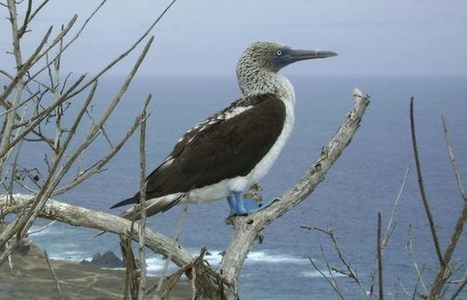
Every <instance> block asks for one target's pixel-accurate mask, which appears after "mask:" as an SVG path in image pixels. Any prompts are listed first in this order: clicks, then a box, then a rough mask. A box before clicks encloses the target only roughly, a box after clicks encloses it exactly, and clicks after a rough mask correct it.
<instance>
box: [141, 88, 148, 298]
mask: <svg viewBox="0 0 467 300" xmlns="http://www.w3.org/2000/svg"><path fill="white" fill-rule="evenodd" d="M150 99H151V95H149V96H148V99H147V100H146V102H145V103H144V108H143V112H142V114H141V118H142V121H141V132H140V139H139V151H140V185H139V191H140V199H139V201H140V204H141V205H140V227H139V265H140V270H141V272H140V280H139V286H138V299H140V300H143V299H144V295H145V293H146V257H145V253H144V228H145V227H146V116H147V112H146V110H147V106H148V104H149V101H150Z"/></svg>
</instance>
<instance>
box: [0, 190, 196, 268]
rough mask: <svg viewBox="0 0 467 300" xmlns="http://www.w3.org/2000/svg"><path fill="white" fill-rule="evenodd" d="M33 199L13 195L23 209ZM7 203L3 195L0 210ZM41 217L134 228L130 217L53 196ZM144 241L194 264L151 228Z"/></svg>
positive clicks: (119, 231)
mask: <svg viewBox="0 0 467 300" xmlns="http://www.w3.org/2000/svg"><path fill="white" fill-rule="evenodd" d="M33 198H34V197H33V196H29V195H23V194H13V199H12V200H11V202H10V203H12V205H15V207H16V208H17V210H18V211H19V210H20V209H21V207H22V206H21V205H17V204H22V203H24V204H27V203H30V201H31V200H32V199H33ZM7 203H8V202H7V197H6V196H5V195H1V196H0V211H1V210H3V209H5V208H6V207H7V206H6V205H7ZM39 216H40V217H43V218H47V219H51V220H58V221H60V222H63V223H68V224H70V225H73V226H83V227H89V228H94V229H98V230H103V231H108V232H113V233H116V234H119V235H127V234H128V233H129V232H130V229H131V221H129V220H126V219H123V218H121V217H118V216H114V215H111V214H107V213H104V212H98V211H94V210H91V209H86V208H83V207H79V206H75V205H70V204H66V203H62V202H59V201H55V200H52V199H49V200H48V201H47V203H46V205H45V206H44V208H43V209H42V211H41V212H40V213H39ZM138 230H139V225H138V224H136V223H135V224H134V228H133V232H134V233H135V234H133V235H132V239H133V240H135V241H138V234H136V233H137V232H138ZM144 241H145V244H146V246H147V247H148V248H150V249H151V250H152V251H154V252H156V253H160V254H162V255H166V256H169V253H171V254H170V255H171V257H172V261H173V262H174V263H175V264H177V265H178V266H184V265H186V264H188V263H190V262H191V261H192V259H193V257H192V256H191V255H190V254H189V253H188V252H186V251H185V250H184V249H183V248H182V247H181V246H180V245H179V244H177V243H175V242H174V241H173V240H171V239H169V238H167V237H166V236H164V235H162V234H160V233H158V232H155V231H152V230H150V229H148V228H145V231H144Z"/></svg>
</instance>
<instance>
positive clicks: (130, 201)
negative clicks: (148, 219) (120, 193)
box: [110, 193, 139, 209]
mask: <svg viewBox="0 0 467 300" xmlns="http://www.w3.org/2000/svg"><path fill="white" fill-rule="evenodd" d="M138 202H139V193H137V194H136V195H134V196H133V197H131V198H128V199H125V200H122V201H120V202H118V203H115V204H114V205H112V206H111V207H110V208H111V209H112V208H116V207H120V206H125V205H129V204H133V203H138Z"/></svg>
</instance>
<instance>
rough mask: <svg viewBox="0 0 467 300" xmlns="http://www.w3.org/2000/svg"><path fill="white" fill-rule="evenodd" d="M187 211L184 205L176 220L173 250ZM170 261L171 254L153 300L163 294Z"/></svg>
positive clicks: (156, 299)
mask: <svg viewBox="0 0 467 300" xmlns="http://www.w3.org/2000/svg"><path fill="white" fill-rule="evenodd" d="M189 195H190V193H188V197H189ZM187 211H188V204H186V203H185V205H184V207H183V210H182V213H181V215H180V218H179V219H178V223H177V228H176V230H175V236H174V238H173V244H172V247H173V248H174V247H175V246H176V244H178V239H179V238H180V234H181V233H182V228H183V226H184V224H185V220H186V215H187ZM171 260H172V254H171V253H169V255H168V256H167V258H166V260H165V263H164V267H163V268H162V271H161V275H160V278H159V282H158V284H157V288H156V293H155V294H154V299H155V300H159V299H161V298H162V293H163V290H162V286H163V284H164V279H165V274H167V270H168V268H169V262H170V261H171Z"/></svg>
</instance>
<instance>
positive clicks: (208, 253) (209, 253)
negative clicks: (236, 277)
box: [204, 251, 212, 256]
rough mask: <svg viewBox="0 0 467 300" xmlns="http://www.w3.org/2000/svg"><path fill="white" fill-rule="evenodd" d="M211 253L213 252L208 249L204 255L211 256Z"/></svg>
mask: <svg viewBox="0 0 467 300" xmlns="http://www.w3.org/2000/svg"><path fill="white" fill-rule="evenodd" d="M210 255H212V253H211V252H209V251H206V252H205V253H204V256H210Z"/></svg>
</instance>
